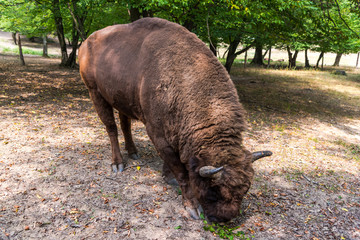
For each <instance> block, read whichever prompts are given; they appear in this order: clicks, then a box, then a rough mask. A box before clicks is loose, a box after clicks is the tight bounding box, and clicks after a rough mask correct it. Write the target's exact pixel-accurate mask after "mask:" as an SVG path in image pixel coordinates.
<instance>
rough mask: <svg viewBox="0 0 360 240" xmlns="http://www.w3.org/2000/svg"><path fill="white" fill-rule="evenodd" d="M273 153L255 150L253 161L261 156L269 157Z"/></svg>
mask: <svg viewBox="0 0 360 240" xmlns="http://www.w3.org/2000/svg"><path fill="white" fill-rule="evenodd" d="M271 155H272V152H270V151H260V152H253V153H252V159H251V161H252V162H255V161H256V160H258V159H260V158H263V157H268V156H271Z"/></svg>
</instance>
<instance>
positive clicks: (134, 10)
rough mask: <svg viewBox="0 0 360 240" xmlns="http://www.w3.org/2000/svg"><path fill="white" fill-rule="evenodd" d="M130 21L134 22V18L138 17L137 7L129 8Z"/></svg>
mask: <svg viewBox="0 0 360 240" xmlns="http://www.w3.org/2000/svg"><path fill="white" fill-rule="evenodd" d="M129 15H130V21H131V22H135V21H136V20H138V19H140V17H141V15H140V10H139V9H138V8H132V7H131V8H130V9H129Z"/></svg>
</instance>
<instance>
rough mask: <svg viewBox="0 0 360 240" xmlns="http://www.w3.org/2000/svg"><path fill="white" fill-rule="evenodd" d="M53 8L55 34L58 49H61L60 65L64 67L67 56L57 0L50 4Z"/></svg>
mask: <svg viewBox="0 0 360 240" xmlns="http://www.w3.org/2000/svg"><path fill="white" fill-rule="evenodd" d="M52 4H53V8H52V12H53V15H54V20H55V25H56V33H57V36H58V39H59V43H60V49H61V63H60V65H62V66H65V65H66V62H67V60H68V54H67V51H66V42H65V36H64V26H63V22H62V17H61V11H60V3H59V0H53V2H52Z"/></svg>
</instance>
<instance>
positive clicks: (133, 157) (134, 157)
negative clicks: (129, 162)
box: [129, 153, 140, 160]
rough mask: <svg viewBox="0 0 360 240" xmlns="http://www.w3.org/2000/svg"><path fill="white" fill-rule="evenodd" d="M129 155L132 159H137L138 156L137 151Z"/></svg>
mask: <svg viewBox="0 0 360 240" xmlns="http://www.w3.org/2000/svg"><path fill="white" fill-rule="evenodd" d="M129 157H130V158H131V159H133V160H138V159H139V158H140V156H139V154H137V153H132V154H130V155H129Z"/></svg>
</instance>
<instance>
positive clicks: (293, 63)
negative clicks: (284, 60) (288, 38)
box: [286, 46, 299, 68]
mask: <svg viewBox="0 0 360 240" xmlns="http://www.w3.org/2000/svg"><path fill="white" fill-rule="evenodd" d="M286 50H287V52H288V57H289V65H288V68H294V67H296V58H297V55H298V54H299V50H295V52H294V55H293V54H292V52H291V50H290V47H289V46H286Z"/></svg>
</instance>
